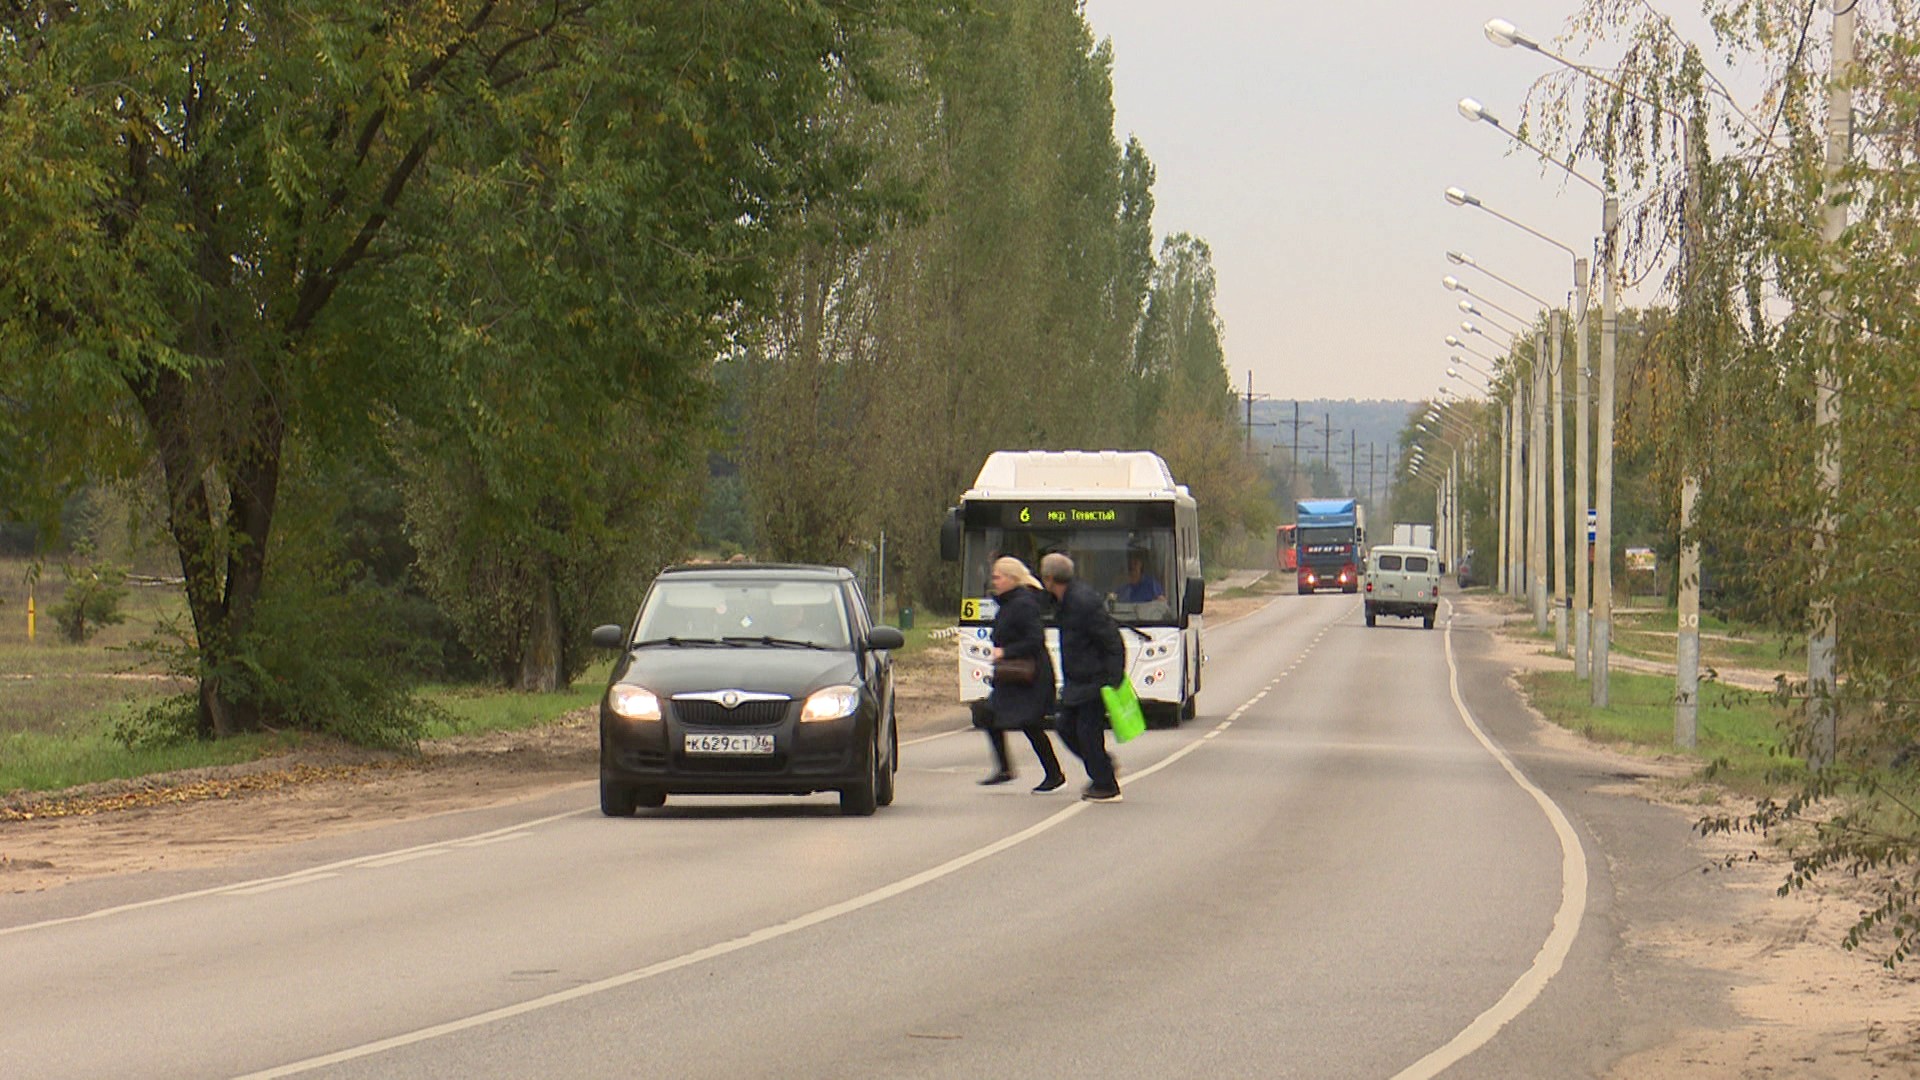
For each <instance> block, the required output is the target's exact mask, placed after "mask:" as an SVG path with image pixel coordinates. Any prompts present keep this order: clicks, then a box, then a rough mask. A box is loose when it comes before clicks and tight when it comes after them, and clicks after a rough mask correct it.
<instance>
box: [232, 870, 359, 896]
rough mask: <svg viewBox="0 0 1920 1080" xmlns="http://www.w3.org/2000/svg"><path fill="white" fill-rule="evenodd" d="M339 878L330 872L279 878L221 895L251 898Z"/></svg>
mask: <svg viewBox="0 0 1920 1080" xmlns="http://www.w3.org/2000/svg"><path fill="white" fill-rule="evenodd" d="M339 876H340V875H339V874H336V873H332V872H331V871H329V872H327V873H322V874H302V875H300V876H299V877H290V878H281V879H280V880H279V881H269V882H267V883H266V884H265V885H249V886H246V887H244V888H237V889H228V890H226V891H225V892H224V893H222V895H224V896H253V895H254V894H256V893H264V892H273V891H274V890H275V889H288V888H292V887H293V886H295V885H305V884H307V883H308V882H310V881H325V880H327V879H328V878H333V877H339Z"/></svg>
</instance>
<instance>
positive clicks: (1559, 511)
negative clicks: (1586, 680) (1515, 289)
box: [1547, 308, 1572, 656]
mask: <svg viewBox="0 0 1920 1080" xmlns="http://www.w3.org/2000/svg"><path fill="white" fill-rule="evenodd" d="M1547 327H1548V328H1547V333H1548V334H1549V335H1550V336H1552V338H1553V353H1552V355H1553V362H1552V364H1550V365H1549V366H1548V367H1547V378H1549V379H1550V380H1552V382H1553V390H1552V396H1553V416H1552V419H1551V423H1552V425H1553V502H1552V505H1551V507H1550V509H1549V513H1550V516H1551V517H1552V518H1553V654H1554V655H1555V656H1565V655H1567V616H1569V615H1571V614H1572V612H1571V611H1569V610H1568V608H1567V605H1568V603H1569V601H1568V599H1567V399H1566V394H1567V380H1566V369H1565V368H1564V367H1563V366H1561V354H1562V353H1563V351H1564V349H1563V346H1562V342H1561V336H1562V335H1561V333H1560V331H1561V328H1562V320H1561V313H1560V309H1559V308H1555V309H1554V310H1553V313H1552V314H1551V315H1550V316H1549V317H1548V319H1547Z"/></svg>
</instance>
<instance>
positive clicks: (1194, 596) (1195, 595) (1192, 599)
mask: <svg viewBox="0 0 1920 1080" xmlns="http://www.w3.org/2000/svg"><path fill="white" fill-rule="evenodd" d="M1180 610H1182V611H1184V612H1186V613H1187V614H1189V615H1201V614H1205V613H1206V610H1207V582H1206V579H1205V578H1197V577H1190V578H1188V579H1187V587H1186V589H1185V591H1184V593H1183V595H1182V597H1181V601H1180Z"/></svg>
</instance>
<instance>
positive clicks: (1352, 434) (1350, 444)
mask: <svg viewBox="0 0 1920 1080" xmlns="http://www.w3.org/2000/svg"><path fill="white" fill-rule="evenodd" d="M1359 472H1360V433H1359V432H1357V431H1352V430H1349V431H1348V432H1347V494H1349V495H1351V496H1353V497H1354V498H1359V497H1360V487H1359V485H1358V484H1357V483H1356V482H1355V481H1356V479H1357V478H1358V476H1359Z"/></svg>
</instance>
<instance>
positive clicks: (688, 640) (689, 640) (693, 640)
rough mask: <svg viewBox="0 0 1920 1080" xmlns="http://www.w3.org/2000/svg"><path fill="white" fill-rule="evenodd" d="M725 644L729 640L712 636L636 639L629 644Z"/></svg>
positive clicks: (677, 645)
mask: <svg viewBox="0 0 1920 1080" xmlns="http://www.w3.org/2000/svg"><path fill="white" fill-rule="evenodd" d="M725 644H728V643H727V642H725V641H722V640H720V639H719V638H710V637H663V638H650V639H648V640H646V641H636V642H634V643H633V644H632V645H630V646H628V648H631V649H650V648H652V647H654V646H655V645H672V646H674V647H675V648H678V647H680V646H682V645H725Z"/></svg>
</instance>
